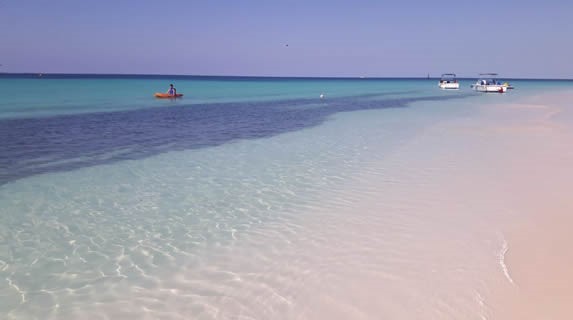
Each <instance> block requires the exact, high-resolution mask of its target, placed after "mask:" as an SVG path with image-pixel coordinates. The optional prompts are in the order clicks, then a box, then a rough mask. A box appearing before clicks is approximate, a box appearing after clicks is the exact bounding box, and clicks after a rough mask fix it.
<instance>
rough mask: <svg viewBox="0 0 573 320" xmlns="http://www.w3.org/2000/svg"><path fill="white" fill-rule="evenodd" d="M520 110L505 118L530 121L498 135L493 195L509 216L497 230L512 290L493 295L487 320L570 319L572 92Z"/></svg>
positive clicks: (503, 289) (572, 284) (572, 315)
mask: <svg viewBox="0 0 573 320" xmlns="http://www.w3.org/2000/svg"><path fill="white" fill-rule="evenodd" d="M527 102H528V103H527V104H522V105H519V104H518V105H514V106H511V108H512V109H513V110H512V111H511V112H515V113H516V114H518V113H520V112H524V111H525V112H531V111H534V112H535V116H532V117H530V118H529V119H528V120H526V121H521V122H517V123H515V124H513V125H512V126H509V127H507V128H505V130H503V133H502V134H501V136H502V137H504V138H505V139H508V141H513V144H512V149H511V154H506V155H505V158H506V159H508V160H511V163H506V164H505V165H503V166H504V167H505V170H502V171H500V175H499V178H500V179H499V180H500V184H499V187H500V190H503V191H501V192H503V195H504V196H505V197H507V201H508V202H509V203H510V204H511V208H512V210H513V218H512V219H510V220H509V221H508V223H507V225H506V226H505V227H504V229H505V234H506V238H507V241H508V251H507V253H506V255H505V263H506V265H507V268H508V270H509V272H510V274H511V277H512V279H513V280H514V285H513V286H511V287H509V288H508V287H507V286H498V287H494V291H495V292H494V297H495V298H494V300H493V311H494V312H493V315H494V317H493V319H572V318H573V248H572V247H571V246H572V245H573V233H572V232H571V228H572V226H573V198H572V195H573V134H572V133H573V130H572V129H573V128H572V127H571V125H572V124H573V122H570V121H569V122H568V120H570V119H571V118H570V113H571V110H572V109H573V92H565V93H560V94H556V95H555V94H550V95H541V96H538V97H534V98H530V99H528V101H527ZM530 103H531V104H530ZM498 133H499V132H498Z"/></svg>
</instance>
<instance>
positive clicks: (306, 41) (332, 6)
mask: <svg viewBox="0 0 573 320" xmlns="http://www.w3.org/2000/svg"><path fill="white" fill-rule="evenodd" d="M572 21H573V1H569V0H561V1H555V0H545V1H530V0H524V1H517V0H503V1H463V0H457V1H451V0H450V1H435V0H427V1H414V0H394V1H383V0H378V1H359V0H357V1H350V0H348V1H337V0H325V1H323V0H320V1H312V0H306V1H304V0H302V1H299V0H294V1H280V2H279V1H272V0H265V1H258V0H257V1H240V0H235V1H230V0H229V1H217V0H212V1H208V0H203V1H194V0H189V1H184V0H172V1H145V0H142V1H125V0H114V1H111V0H97V1H80V0H52V1H47V0H44V1H42V0H36V1H31V0H0V64H3V66H2V67H0V71H2V72H46V73H50V72H61V73H139V74H141V73H156V74H202V75H266V76H381V77H385V76H425V75H426V74H427V73H430V74H431V75H434V76H435V75H439V74H441V73H445V72H455V73H457V74H458V75H460V76H475V75H476V74H477V73H479V72H498V73H500V74H501V75H502V76H504V77H542V78H573V22H572ZM287 44H288V47H287V46H286V45H287Z"/></svg>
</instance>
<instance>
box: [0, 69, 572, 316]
mask: <svg viewBox="0 0 573 320" xmlns="http://www.w3.org/2000/svg"><path fill="white" fill-rule="evenodd" d="M510 82H511V83H512V84H513V85H514V86H515V87H516V89H515V90H511V91H510V92H509V93H507V94H477V93H474V92H473V91H472V90H470V88H469V87H470V84H471V83H473V82H472V80H469V79H462V80H461V90H459V91H442V90H439V89H438V88H437V80H436V79H429V80H428V79H369V78H366V79H322V78H249V77H191V76H107V75H97V76H96V75H43V76H42V77H41V78H40V77H37V76H36V75H7V74H0V96H2V98H1V99H0V137H1V139H0V318H2V319H77V318H84V319H108V318H109V319H118V318H122V319H124V318H132V319H156V318H161V319H215V318H216V319H283V318H284V319H292V318H302V319H316V318H354V319H362V318H364V319H379V318H385V317H386V318H388V317H389V318H392V317H396V316H397V317H398V318H409V319H417V318H420V319H421V318H424V317H425V316H427V317H425V318H436V319H438V318H439V319H446V318H464V319H486V318H487V316H488V314H489V313H490V312H491V310H488V309H487V306H484V302H483V300H485V299H486V298H484V297H486V296H487V295H488V291H489V290H491V288H489V287H488V284H487V283H488V280H486V279H488V278H487V276H488V275H489V274H491V273H494V272H498V273H499V275H500V279H507V275H506V274H504V273H503V272H501V271H499V270H500V268H499V267H500V259H499V256H500V253H501V255H502V256H503V254H504V251H503V250H504V249H503V248H504V243H505V240H504V239H503V235H502V234H501V233H500V232H499V230H497V229H495V228H491V224H486V223H484V222H483V215H482V214H483V211H480V210H481V209H483V208H486V207H488V206H490V205H491V206H493V205H494V204H493V202H488V201H490V200H487V201H483V202H480V203H478V204H476V203H474V204H472V203H471V202H469V201H461V200H460V201H459V202H454V203H453V204H451V205H448V207H447V209H448V210H445V211H444V207H443V206H441V205H442V204H443V201H442V200H443V199H446V198H447V193H444V192H445V191H444V190H448V189H449V188H452V189H453V188H455V186H459V184H454V183H452V184H451V185H450V183H451V182H452V181H454V180H445V179H444V177H445V176H448V177H450V176H451V177H452V179H455V178H456V174H459V175H458V176H457V177H459V176H461V175H463V173H464V172H466V171H467V170H469V169H471V168H469V169H468V168H467V167H466V164H465V163H463V162H460V161H455V160H451V159H459V158H460V157H462V158H463V157H468V159H470V158H471V157H472V155H473V156H476V154H473V153H472V150H473V146H476V145H478V146H479V145H480V144H486V143H487V142H488V140H487V139H486V138H484V139H483V140H480V139H481V138H480V139H478V140H476V141H473V142H474V143H475V144H473V145H467V140H464V141H462V140H459V141H458V140H452V139H455V131H448V129H447V128H449V126H450V125H452V124H459V123H467V122H472V121H476V120H474V119H479V121H483V122H484V123H485V122H488V121H489V122H491V121H500V120H499V119H492V116H491V114H484V112H483V110H482V109H481V108H482V107H483V106H484V105H495V104H501V103H503V104H511V103H516V102H518V101H520V100H522V99H524V98H527V97H528V96H533V95H535V94H539V93H541V92H544V93H547V92H548V91H551V90H555V91H557V90H562V89H571V88H573V82H571V81H559V80H551V81H550V80H517V79H512V80H510ZM170 83H173V84H174V85H175V87H176V88H177V92H178V93H183V94H184V97H183V98H181V99H176V100H169V99H167V100H163V99H155V98H154V97H153V93H154V92H164V91H166V90H167V88H168V86H169V84H170ZM321 94H323V95H324V98H322V99H321V98H320V95H321ZM503 121H514V119H512V118H509V117H508V118H506V119H503ZM478 123H479V122H478ZM437 128H439V130H438V129H437ZM444 128H446V129H444ZM428 132H433V135H428ZM477 149H479V148H477ZM453 150H455V152H458V153H456V155H455V156H454V155H453V152H454V151H453ZM479 150H483V148H481V149H479ZM459 152H461V153H463V156H459ZM478 156H479V155H478ZM468 163H469V162H468ZM472 168H473V169H475V170H477V171H479V170H488V169H487V168H485V167H484V168H474V167H472ZM473 169H472V170H473ZM448 181H449V182H448ZM458 182H459V183H461V184H463V183H465V181H461V180H460V181H458ZM456 183H457V182H456ZM438 190H440V191H438ZM488 199H490V198H488ZM491 201H494V200H491ZM498 204H499V203H496V204H495V205H498ZM480 206H483V207H480ZM499 206H502V205H501V204H499ZM499 206H498V207H499ZM451 226H455V228H451ZM436 248H438V249H436ZM434 249H435V250H434ZM468 251H472V252H475V254H474V255H472V256H467V252H468ZM491 257H493V258H492V259H490V258H491ZM502 271H503V270H502ZM509 279H511V278H509Z"/></svg>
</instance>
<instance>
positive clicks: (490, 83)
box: [472, 73, 509, 93]
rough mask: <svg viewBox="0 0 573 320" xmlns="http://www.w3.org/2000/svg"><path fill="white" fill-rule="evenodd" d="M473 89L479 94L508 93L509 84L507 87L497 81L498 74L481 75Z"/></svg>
mask: <svg viewBox="0 0 573 320" xmlns="http://www.w3.org/2000/svg"><path fill="white" fill-rule="evenodd" d="M472 88H473V89H474V90H475V91H478V92H498V93H504V92H507V89H508V88H509V84H508V85H507V86H506V85H504V84H501V83H500V82H499V81H498V80H497V73H480V75H479V78H478V80H477V82H476V83H475V84H473V85H472Z"/></svg>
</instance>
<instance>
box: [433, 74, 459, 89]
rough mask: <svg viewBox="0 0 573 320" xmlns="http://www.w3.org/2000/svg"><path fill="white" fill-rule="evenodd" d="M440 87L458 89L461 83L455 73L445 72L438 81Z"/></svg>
mask: <svg viewBox="0 0 573 320" xmlns="http://www.w3.org/2000/svg"><path fill="white" fill-rule="evenodd" d="M438 87H440V88H442V89H453V90H457V89H459V88H460V83H459V82H458V79H456V74H455V73H444V74H442V77H441V78H440V82H438Z"/></svg>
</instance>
